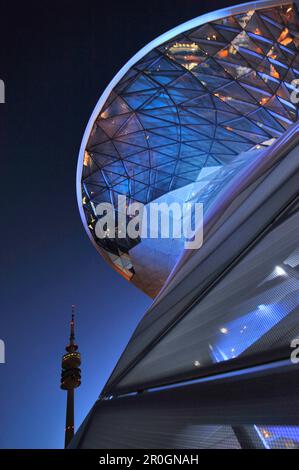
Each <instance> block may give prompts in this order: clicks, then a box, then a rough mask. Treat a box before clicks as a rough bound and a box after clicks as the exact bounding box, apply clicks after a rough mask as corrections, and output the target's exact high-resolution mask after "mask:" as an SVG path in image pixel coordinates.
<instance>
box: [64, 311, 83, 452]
mask: <svg viewBox="0 0 299 470" xmlns="http://www.w3.org/2000/svg"><path fill="white" fill-rule="evenodd" d="M70 327H71V332H70V342H69V344H68V345H67V346H66V348H65V349H66V351H67V354H64V356H63V357H62V363H61V366H62V372H61V385H60V386H61V388H62V390H67V406H66V422H65V442H64V447H67V446H68V445H69V443H70V441H71V440H72V438H73V436H74V389H75V388H77V387H79V386H80V385H81V369H80V368H79V367H80V365H81V354H80V353H79V352H78V345H77V344H76V343H75V306H74V305H72V319H71V323H70Z"/></svg>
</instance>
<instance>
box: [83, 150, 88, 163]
mask: <svg viewBox="0 0 299 470" xmlns="http://www.w3.org/2000/svg"><path fill="white" fill-rule="evenodd" d="M88 164H89V155H88V153H87V152H85V153H84V161H83V165H84V166H88Z"/></svg>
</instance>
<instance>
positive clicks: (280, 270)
mask: <svg viewBox="0 0 299 470" xmlns="http://www.w3.org/2000/svg"><path fill="white" fill-rule="evenodd" d="M274 274H276V276H286V275H287V273H286V272H285V270H284V269H283V268H282V267H281V266H276V268H275V269H274Z"/></svg>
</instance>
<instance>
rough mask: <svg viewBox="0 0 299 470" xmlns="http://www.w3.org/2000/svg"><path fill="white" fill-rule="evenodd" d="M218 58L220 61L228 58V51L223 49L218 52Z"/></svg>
mask: <svg viewBox="0 0 299 470" xmlns="http://www.w3.org/2000/svg"><path fill="white" fill-rule="evenodd" d="M217 55H218V57H220V58H221V59H223V58H224V57H227V56H228V50H227V49H224V50H222V51H219V52H218V53H217Z"/></svg>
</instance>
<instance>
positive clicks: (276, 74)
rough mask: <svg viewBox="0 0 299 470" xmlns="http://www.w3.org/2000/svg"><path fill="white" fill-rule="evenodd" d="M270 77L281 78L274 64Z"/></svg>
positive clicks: (271, 66)
mask: <svg viewBox="0 0 299 470" xmlns="http://www.w3.org/2000/svg"><path fill="white" fill-rule="evenodd" d="M270 75H271V77H274V78H280V75H279V73H278V72H277V70H276V68H275V67H274V66H273V65H272V64H271V65H270Z"/></svg>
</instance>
